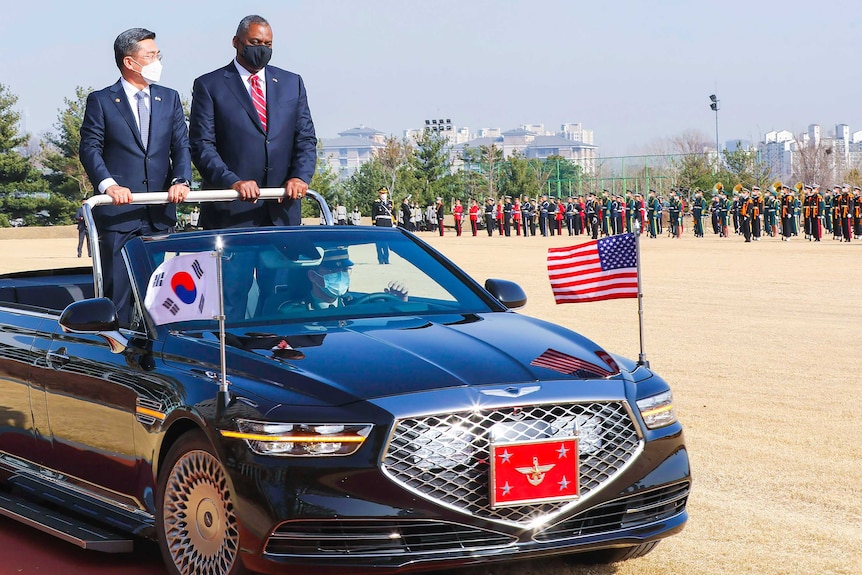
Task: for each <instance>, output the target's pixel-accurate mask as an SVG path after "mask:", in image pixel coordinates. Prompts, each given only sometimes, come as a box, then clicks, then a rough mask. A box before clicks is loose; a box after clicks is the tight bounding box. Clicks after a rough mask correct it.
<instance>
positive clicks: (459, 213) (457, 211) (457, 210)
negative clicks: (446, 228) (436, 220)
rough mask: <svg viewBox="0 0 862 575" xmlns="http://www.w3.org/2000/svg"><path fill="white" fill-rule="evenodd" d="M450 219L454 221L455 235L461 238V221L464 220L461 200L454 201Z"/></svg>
mask: <svg viewBox="0 0 862 575" xmlns="http://www.w3.org/2000/svg"><path fill="white" fill-rule="evenodd" d="M452 218H453V219H454V220H455V235H456V236H458V237H461V220H462V219H463V218H464V206H462V205H461V200H455V207H454V208H452Z"/></svg>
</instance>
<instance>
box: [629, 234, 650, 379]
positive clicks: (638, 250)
mask: <svg viewBox="0 0 862 575" xmlns="http://www.w3.org/2000/svg"><path fill="white" fill-rule="evenodd" d="M633 223H634V226H632V227H633V228H634V234H635V259H637V271H638V328H639V331H640V346H641V348H640V353H639V354H638V365H643V366H644V367H649V361H647V358H646V354H645V353H644V306H643V299H644V294H643V289H641V239H640V238H641V223H640V222H639V221H637V220H635V221H634V222H633Z"/></svg>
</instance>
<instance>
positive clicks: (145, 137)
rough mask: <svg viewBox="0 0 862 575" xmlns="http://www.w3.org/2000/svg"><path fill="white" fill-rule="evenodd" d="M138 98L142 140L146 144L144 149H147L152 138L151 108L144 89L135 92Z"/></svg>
mask: <svg viewBox="0 0 862 575" xmlns="http://www.w3.org/2000/svg"><path fill="white" fill-rule="evenodd" d="M135 98H137V99H138V122H139V123H140V126H139V129H140V130H141V142H143V144H144V149H145V150H146V149H147V144H148V143H149V140H150V109H149V108H148V107H147V100H146V98H147V94H146V92H144V91H143V90H141V91H140V92H138V93H137V94H135Z"/></svg>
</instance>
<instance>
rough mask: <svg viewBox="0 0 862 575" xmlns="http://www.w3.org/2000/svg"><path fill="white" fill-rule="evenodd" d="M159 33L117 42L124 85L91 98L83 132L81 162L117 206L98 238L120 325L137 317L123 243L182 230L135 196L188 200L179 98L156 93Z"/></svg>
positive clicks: (102, 220)
mask: <svg viewBox="0 0 862 575" xmlns="http://www.w3.org/2000/svg"><path fill="white" fill-rule="evenodd" d="M155 38H156V35H155V33H153V32H151V31H149V30H146V29H144V28H132V29H130V30H126V31H125V32H123V33H121V34H120V35H119V36H117V39H116V40H115V41H114V60H115V62H116V64H117V67H118V68H119V69H120V76H121V77H120V79H119V81H117V83H115V84H113V85H112V86H108V87H107V88H104V89H102V90H97V91H95V92H92V93H91V94H90V95H89V96H88V97H87V107H86V110H85V111H84V119H83V122H82V124H81V144H80V148H79V154H80V158H81V163H82V164H83V166H84V169H85V170H86V172H87V176H88V177H89V178H90V181H91V182H93V185H94V186H95V187H96V190H95V193H99V194H106V195H108V196H110V197H111V198H112V200H113V204H112V205H109V206H100V207H98V208H96V209H95V210H94V212H93V217H94V219H95V221H96V228H97V229H98V231H99V254H100V258H101V263H102V274H103V286H104V291H105V295H106V296H107V297H109V298H111V299H112V300H113V301H114V304H115V305H116V306H117V312H118V317H119V319H120V323H121V325H128V324H129V321H130V319H131V315H132V307H133V306H132V301H131V286H130V284H129V279H128V275H127V273H126V269H125V265H124V263H123V258H122V248H123V246H124V245H125V243H126V242H127V241H128V240H129V239H131V238H133V237H135V236H141V235H151V234H154V233H158V232H163V231H165V230H167V229H169V228H172V227H174V226H175V225H176V222H177V210H176V206H175V205H174V204H173V203H171V204H167V205H153V206H141V205H137V206H135V205H129V203H130V202H131V200H132V193H134V192H157V191H165V190H167V192H168V198H169V199H170V201H171V202H174V203H176V202H181V201H183V200H184V199H185V197H186V195H187V194H188V192H189V187H190V185H191V184H190V179H191V177H192V171H191V153H190V151H189V135H188V129H187V128H186V122H185V116H184V115H183V108H182V104H181V103H180V96H179V94H178V93H177V92H176V91H174V90H171V89H169V88H165V87H163V86H159V85H156V82H158V81H159V79H160V76H161V54H160V52H159V49H158V46H157V45H156V42H155Z"/></svg>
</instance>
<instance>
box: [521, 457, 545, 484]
mask: <svg viewBox="0 0 862 575" xmlns="http://www.w3.org/2000/svg"><path fill="white" fill-rule="evenodd" d="M554 466H555V464H554V463H551V464H548V465H539V458H538V457H533V466H532V467H516V468H515V470H516V471H517V472H518V473H523V474H524V475H525V476H526V477H527V481H528V482H529V483H530V485H533V486H536V485H540V484H541V483H542V481H544V480H545V474H546V473H547V472H548V471H550V470H551V469H553V468H554Z"/></svg>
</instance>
